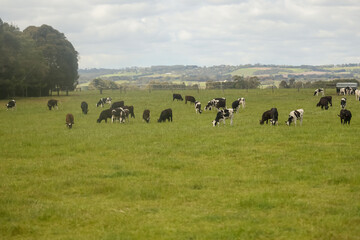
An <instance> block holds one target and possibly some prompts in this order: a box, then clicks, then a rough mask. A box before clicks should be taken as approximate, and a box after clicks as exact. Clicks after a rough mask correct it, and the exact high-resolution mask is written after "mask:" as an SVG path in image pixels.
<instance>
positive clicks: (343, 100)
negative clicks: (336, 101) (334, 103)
mask: <svg viewBox="0 0 360 240" xmlns="http://www.w3.org/2000/svg"><path fill="white" fill-rule="evenodd" d="M340 105H341V108H342V109H344V108H345V107H346V98H345V97H343V98H341V100H340Z"/></svg>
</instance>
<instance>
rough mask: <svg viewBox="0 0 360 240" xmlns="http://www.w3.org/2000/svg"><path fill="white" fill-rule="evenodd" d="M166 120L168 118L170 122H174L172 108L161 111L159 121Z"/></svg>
mask: <svg viewBox="0 0 360 240" xmlns="http://www.w3.org/2000/svg"><path fill="white" fill-rule="evenodd" d="M166 120H168V121H169V122H172V120H173V118H172V110H171V108H168V109H165V110H164V111H162V112H161V114H160V118H159V119H158V122H166Z"/></svg>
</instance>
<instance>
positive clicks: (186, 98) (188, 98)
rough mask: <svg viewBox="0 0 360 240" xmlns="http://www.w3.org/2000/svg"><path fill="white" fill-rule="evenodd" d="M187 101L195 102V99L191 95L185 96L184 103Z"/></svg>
mask: <svg viewBox="0 0 360 240" xmlns="http://www.w3.org/2000/svg"><path fill="white" fill-rule="evenodd" d="M188 101H189V102H191V103H195V102H196V100H195V98H194V97H193V96H185V104H186V103H187V102H188Z"/></svg>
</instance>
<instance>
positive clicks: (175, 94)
mask: <svg viewBox="0 0 360 240" xmlns="http://www.w3.org/2000/svg"><path fill="white" fill-rule="evenodd" d="M175 99H176V100H178V101H179V100H180V101H183V100H184V99H183V98H182V96H181V94H178V93H174V94H173V101H174V100H175Z"/></svg>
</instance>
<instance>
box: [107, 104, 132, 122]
mask: <svg viewBox="0 0 360 240" xmlns="http://www.w3.org/2000/svg"><path fill="white" fill-rule="evenodd" d="M126 119H129V109H123V108H121V107H120V108H115V109H112V110H111V122H112V123H114V122H115V121H116V120H119V122H120V123H124V122H125V120H126Z"/></svg>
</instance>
